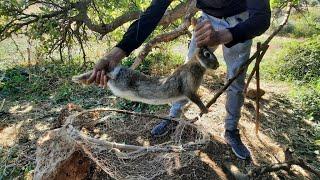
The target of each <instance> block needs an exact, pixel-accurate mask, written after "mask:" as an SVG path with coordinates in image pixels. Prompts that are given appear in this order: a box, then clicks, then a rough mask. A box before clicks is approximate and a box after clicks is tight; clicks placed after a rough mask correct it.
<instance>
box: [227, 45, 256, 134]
mask: <svg viewBox="0 0 320 180" xmlns="http://www.w3.org/2000/svg"><path fill="white" fill-rule="evenodd" d="M251 45H252V40H248V41H246V42H244V43H239V44H236V45H234V46H232V47H231V48H227V47H225V46H223V56H224V59H225V61H226V64H227V78H228V79H230V78H232V77H233V76H234V75H235V74H236V73H237V71H238V69H239V68H240V66H241V64H243V63H244V62H245V61H246V60H247V59H248V58H249V57H250V50H251ZM246 71H247V70H245V72H243V73H242V74H241V75H240V76H239V77H238V78H237V79H236V80H235V81H234V82H233V83H232V84H231V85H230V86H229V88H228V89H227V99H226V104H225V107H226V111H227V116H226V118H225V129H226V130H235V129H237V126H238V122H239V119H240V115H241V108H242V105H243V102H244V96H243V89H244V86H245V77H246Z"/></svg>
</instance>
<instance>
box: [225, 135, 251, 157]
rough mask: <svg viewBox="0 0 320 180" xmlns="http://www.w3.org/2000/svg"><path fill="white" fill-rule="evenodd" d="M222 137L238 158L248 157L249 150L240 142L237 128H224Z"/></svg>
mask: <svg viewBox="0 0 320 180" xmlns="http://www.w3.org/2000/svg"><path fill="white" fill-rule="evenodd" d="M224 138H225V140H226V142H227V144H229V145H230V146H231V148H232V151H233V153H234V154H235V155H236V156H237V157H238V158H240V159H249V158H250V151H249V150H248V148H247V147H246V146H245V145H244V144H243V143H242V141H241V139H240V134H239V130H238V129H236V130H233V131H229V130H226V132H225V134H224Z"/></svg>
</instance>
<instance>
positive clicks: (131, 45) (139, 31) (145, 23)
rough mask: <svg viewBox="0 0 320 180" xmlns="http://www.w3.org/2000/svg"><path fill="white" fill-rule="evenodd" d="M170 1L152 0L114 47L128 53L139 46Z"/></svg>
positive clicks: (152, 29) (154, 26)
mask: <svg viewBox="0 0 320 180" xmlns="http://www.w3.org/2000/svg"><path fill="white" fill-rule="evenodd" d="M170 3H171V0H153V1H152V3H151V5H150V6H149V7H148V8H147V10H146V11H145V12H144V13H143V14H142V15H141V16H140V18H139V19H138V20H136V21H135V22H134V23H132V24H131V25H130V27H129V29H128V31H127V32H126V33H125V34H124V36H123V39H122V40H121V41H120V42H119V43H118V44H117V45H116V47H118V48H120V49H122V50H123V51H125V53H126V55H129V54H130V53H131V52H132V51H133V50H135V49H137V48H138V47H139V46H141V44H142V43H143V42H144V41H145V40H146V39H147V37H148V36H149V35H150V34H151V33H152V32H153V31H154V29H155V28H156V26H157V25H158V23H159V21H160V20H161V18H162V16H163V15H164V13H165V12H166V9H167V8H168V6H169V5H170Z"/></svg>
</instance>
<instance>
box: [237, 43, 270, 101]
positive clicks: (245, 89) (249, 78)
mask: <svg viewBox="0 0 320 180" xmlns="http://www.w3.org/2000/svg"><path fill="white" fill-rule="evenodd" d="M268 48H269V45H267V48H266V49H265V50H264V51H262V52H261V56H262V57H263V56H264V55H265V54H266V52H267V50H268ZM261 60H262V58H261V59H260V62H261ZM260 62H259V63H260ZM256 70H257V68H256V66H254V68H253V69H252V71H251V73H250V75H249V77H248V80H247V83H246V86H245V87H244V90H243V94H244V95H246V94H247V91H248V87H249V84H250V82H251V80H252V78H253V75H254V74H255V72H256Z"/></svg>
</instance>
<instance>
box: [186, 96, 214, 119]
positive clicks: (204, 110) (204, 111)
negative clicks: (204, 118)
mask: <svg viewBox="0 0 320 180" xmlns="http://www.w3.org/2000/svg"><path fill="white" fill-rule="evenodd" d="M186 96H187V97H188V98H189V99H190V101H192V102H193V103H195V104H196V105H197V106H198V107H199V108H200V110H201V113H202V114H207V113H208V112H209V110H208V108H207V107H206V106H205V105H204V104H203V102H202V101H201V99H200V98H199V96H198V95H197V94H196V93H194V92H188V93H187V94H186Z"/></svg>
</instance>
